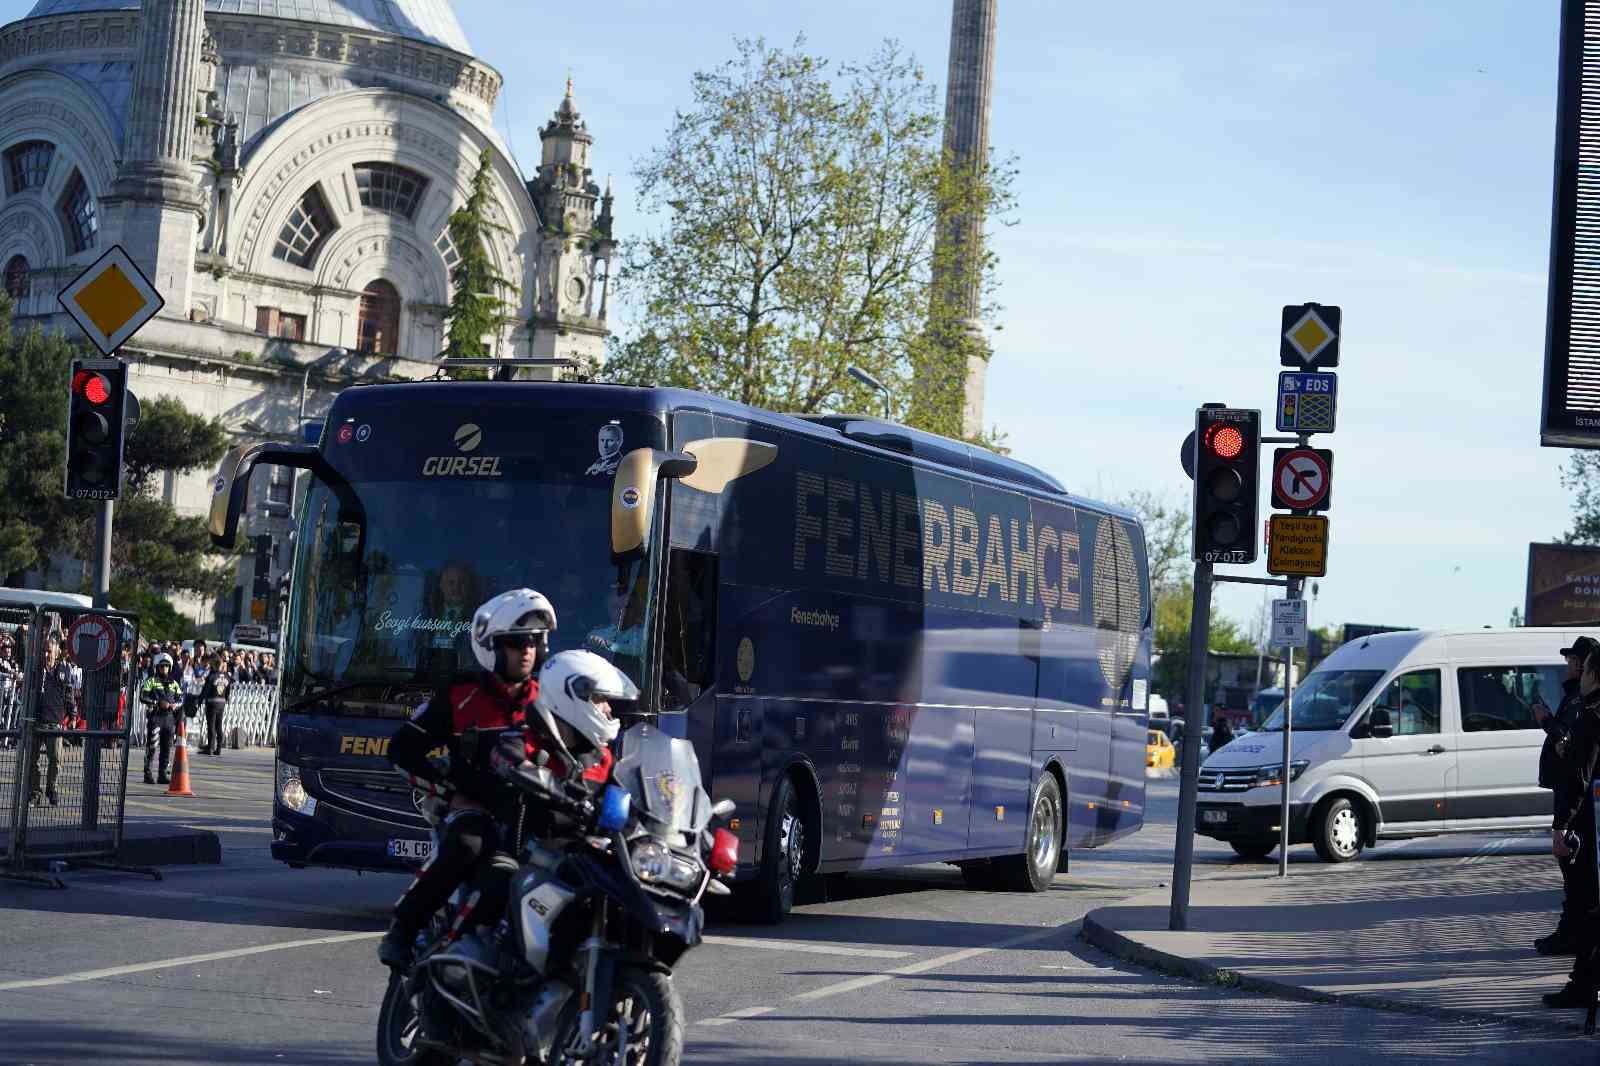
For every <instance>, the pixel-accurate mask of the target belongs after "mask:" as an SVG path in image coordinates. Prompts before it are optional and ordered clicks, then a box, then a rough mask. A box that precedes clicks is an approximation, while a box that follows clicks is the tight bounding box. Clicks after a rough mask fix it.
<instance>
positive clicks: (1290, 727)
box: [1278, 577, 1300, 877]
mask: <svg viewBox="0 0 1600 1066" xmlns="http://www.w3.org/2000/svg"><path fill="white" fill-rule="evenodd" d="M1286 598H1288V599H1291V600H1298V599H1299V598H1300V579H1299V578H1297V577H1291V578H1290V579H1289V591H1288V593H1287V596H1286ZM1293 744H1294V646H1293V645H1289V646H1287V647H1285V648H1284V649H1283V767H1282V768H1281V769H1280V770H1279V772H1278V777H1279V791H1280V797H1279V800H1278V876H1279V877H1288V876H1289V784H1290V782H1289V773H1290V770H1289V763H1290V760H1291V758H1292V754H1291V753H1292V751H1293Z"/></svg>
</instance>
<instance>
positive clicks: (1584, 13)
mask: <svg viewBox="0 0 1600 1066" xmlns="http://www.w3.org/2000/svg"><path fill="white" fill-rule="evenodd" d="M1597 15H1600V0H1562V4H1561V49H1560V56H1559V59H1558V60H1557V64H1558V70H1557V78H1556V138H1555V180H1554V189H1553V192H1552V196H1551V201H1552V202H1551V215H1550V280H1549V293H1548V299H1549V302H1548V305H1547V308H1546V317H1545V353H1544V403H1543V409H1542V417H1541V419H1540V425H1539V443H1540V444H1543V445H1545V446H1547V447H1572V448H1596V447H1600V316H1597V315H1596V313H1595V310H1596V307H1597V305H1600V269H1597V268H1600V123H1596V122H1595V120H1594V115H1595V111H1596V109H1597V108H1600V31H1597V30H1596V29H1593V28H1590V27H1588V26H1587V23H1589V22H1590V20H1592V19H1595V17H1596V16H1597ZM1531 595H1532V594H1531V593H1530V599H1531Z"/></svg>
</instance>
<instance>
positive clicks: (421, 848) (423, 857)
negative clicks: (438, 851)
mask: <svg viewBox="0 0 1600 1066" xmlns="http://www.w3.org/2000/svg"><path fill="white" fill-rule="evenodd" d="M389 854H390V855H392V856H393V857H394V858H396V859H416V860H417V861H419V862H427V861H428V856H429V855H432V854H433V841H431V840H391V841H389Z"/></svg>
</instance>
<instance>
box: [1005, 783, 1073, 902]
mask: <svg viewBox="0 0 1600 1066" xmlns="http://www.w3.org/2000/svg"><path fill="white" fill-rule="evenodd" d="M1065 821H1066V819H1064V818H1062V816H1061V786H1060V785H1058V784H1056V778H1055V775H1054V774H1052V773H1050V772H1049V771H1048V770H1047V771H1045V773H1044V775H1043V776H1041V777H1040V778H1039V783H1038V784H1036V785H1034V786H1033V802H1032V803H1031V804H1029V805H1028V835H1027V836H1026V837H1025V838H1024V840H1025V841H1026V844H1025V846H1026V847H1027V849H1028V850H1027V851H1024V852H1023V853H1022V854H1021V855H1007V856H1006V857H1005V858H1002V859H996V860H994V872H995V874H996V875H997V876H998V877H999V879H1000V881H1001V883H1002V884H1004V885H1005V886H1006V887H1007V888H1010V889H1012V890H1013V891H1016V892H1043V891H1045V890H1046V889H1047V888H1049V887H1050V883H1051V882H1052V881H1054V880H1055V877H1056V865H1057V863H1059V862H1060V860H1061V836H1062V826H1063V825H1064V824H1065Z"/></svg>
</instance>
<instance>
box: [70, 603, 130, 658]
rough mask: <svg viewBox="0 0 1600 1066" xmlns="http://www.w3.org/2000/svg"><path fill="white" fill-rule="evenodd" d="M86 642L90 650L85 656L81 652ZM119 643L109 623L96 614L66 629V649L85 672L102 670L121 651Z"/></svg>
mask: <svg viewBox="0 0 1600 1066" xmlns="http://www.w3.org/2000/svg"><path fill="white" fill-rule="evenodd" d="M86 642H87V645H88V647H89V648H90V649H91V650H90V652H89V654H88V655H87V656H86V655H84V654H83V652H82V649H83V648H84V646H85V643H86ZM121 643H122V641H121V640H120V639H119V638H118V637H117V631H116V630H115V629H114V628H112V625H111V622H110V621H109V620H108V619H106V618H104V617H102V616H101V615H98V614H86V615H84V616H82V617H81V618H79V619H78V620H77V621H76V622H73V623H72V624H71V625H70V626H68V627H67V648H68V649H69V650H70V651H71V652H72V654H73V655H75V656H77V657H78V665H79V666H80V667H82V668H83V669H85V670H101V669H104V668H105V666H106V665H107V664H108V663H110V662H111V660H112V659H115V658H116V657H117V652H118V651H120V650H122V649H121V647H120V645H121ZM86 659H87V661H85V660H86Z"/></svg>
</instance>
